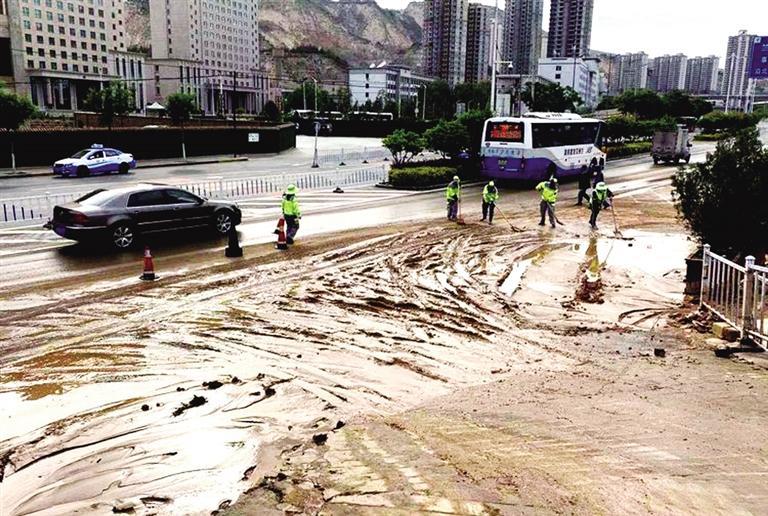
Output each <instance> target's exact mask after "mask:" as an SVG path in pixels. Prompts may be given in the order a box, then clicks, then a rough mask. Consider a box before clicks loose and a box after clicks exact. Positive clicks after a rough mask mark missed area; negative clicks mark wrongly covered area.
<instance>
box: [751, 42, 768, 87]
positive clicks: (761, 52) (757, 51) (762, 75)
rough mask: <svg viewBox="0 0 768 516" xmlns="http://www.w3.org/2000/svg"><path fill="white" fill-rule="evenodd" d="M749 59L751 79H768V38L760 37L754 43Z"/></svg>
mask: <svg viewBox="0 0 768 516" xmlns="http://www.w3.org/2000/svg"><path fill="white" fill-rule="evenodd" d="M750 55H751V57H750V58H749V72H748V73H749V78H750V79H768V36H762V37H760V36H758V37H756V38H755V39H754V40H753V41H752V51H751V53H750Z"/></svg>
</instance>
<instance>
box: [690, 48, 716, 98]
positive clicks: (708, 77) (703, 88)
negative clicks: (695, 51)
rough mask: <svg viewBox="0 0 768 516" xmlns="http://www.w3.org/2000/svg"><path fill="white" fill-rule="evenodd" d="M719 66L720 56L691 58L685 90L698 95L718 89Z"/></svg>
mask: <svg viewBox="0 0 768 516" xmlns="http://www.w3.org/2000/svg"><path fill="white" fill-rule="evenodd" d="M719 68H720V58H719V57H717V56H709V57H694V58H691V59H689V60H688V68H687V70H686V73H685V91H687V92H689V93H694V94H698V95H706V94H710V93H714V92H715V91H718V89H717V72H718V69H719Z"/></svg>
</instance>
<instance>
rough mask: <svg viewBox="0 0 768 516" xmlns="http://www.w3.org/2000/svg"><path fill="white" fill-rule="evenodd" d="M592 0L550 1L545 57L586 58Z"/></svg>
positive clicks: (589, 38)
mask: <svg viewBox="0 0 768 516" xmlns="http://www.w3.org/2000/svg"><path fill="white" fill-rule="evenodd" d="M593 7H594V0H552V3H551V7H550V12H549V41H548V48H547V57H586V56H588V55H589V44H590V41H591V39H592V10H593Z"/></svg>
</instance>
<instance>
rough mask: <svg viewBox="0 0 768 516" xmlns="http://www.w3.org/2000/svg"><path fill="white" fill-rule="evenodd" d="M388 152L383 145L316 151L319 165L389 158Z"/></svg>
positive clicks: (338, 164) (335, 164)
mask: <svg viewBox="0 0 768 516" xmlns="http://www.w3.org/2000/svg"><path fill="white" fill-rule="evenodd" d="M390 158H391V154H390V152H389V151H388V150H387V149H385V148H384V147H363V148H362V149H355V150H346V151H345V150H344V149H343V148H342V149H340V150H326V151H318V153H317V164H318V165H320V166H321V167H323V166H330V167H337V166H342V167H343V166H345V165H348V164H350V163H360V164H367V163H374V162H381V161H384V160H385V159H390Z"/></svg>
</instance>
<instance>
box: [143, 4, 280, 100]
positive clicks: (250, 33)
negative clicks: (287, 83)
mask: <svg viewBox="0 0 768 516" xmlns="http://www.w3.org/2000/svg"><path fill="white" fill-rule="evenodd" d="M149 10H150V20H151V33H152V56H151V59H150V60H149V61H148V63H147V64H148V72H149V75H150V78H151V85H150V87H149V88H148V92H147V94H148V96H149V98H150V100H151V101H157V102H160V103H161V104H162V103H163V102H164V101H165V99H166V98H167V97H168V95H170V94H172V93H176V92H180V91H181V92H186V93H192V94H194V95H195V96H196V97H197V99H198V105H199V106H200V108H201V109H202V110H203V111H204V112H205V113H207V114H225V113H231V112H233V111H234V110H237V109H238V108H240V109H241V110H244V111H246V112H248V113H259V112H261V109H262V107H263V106H264V104H265V102H266V101H267V100H268V97H269V86H270V85H269V82H268V80H267V78H266V77H265V76H264V74H263V73H261V72H260V63H259V36H258V34H259V2H258V0H241V1H237V0H235V1H233V0H150V2H149Z"/></svg>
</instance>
